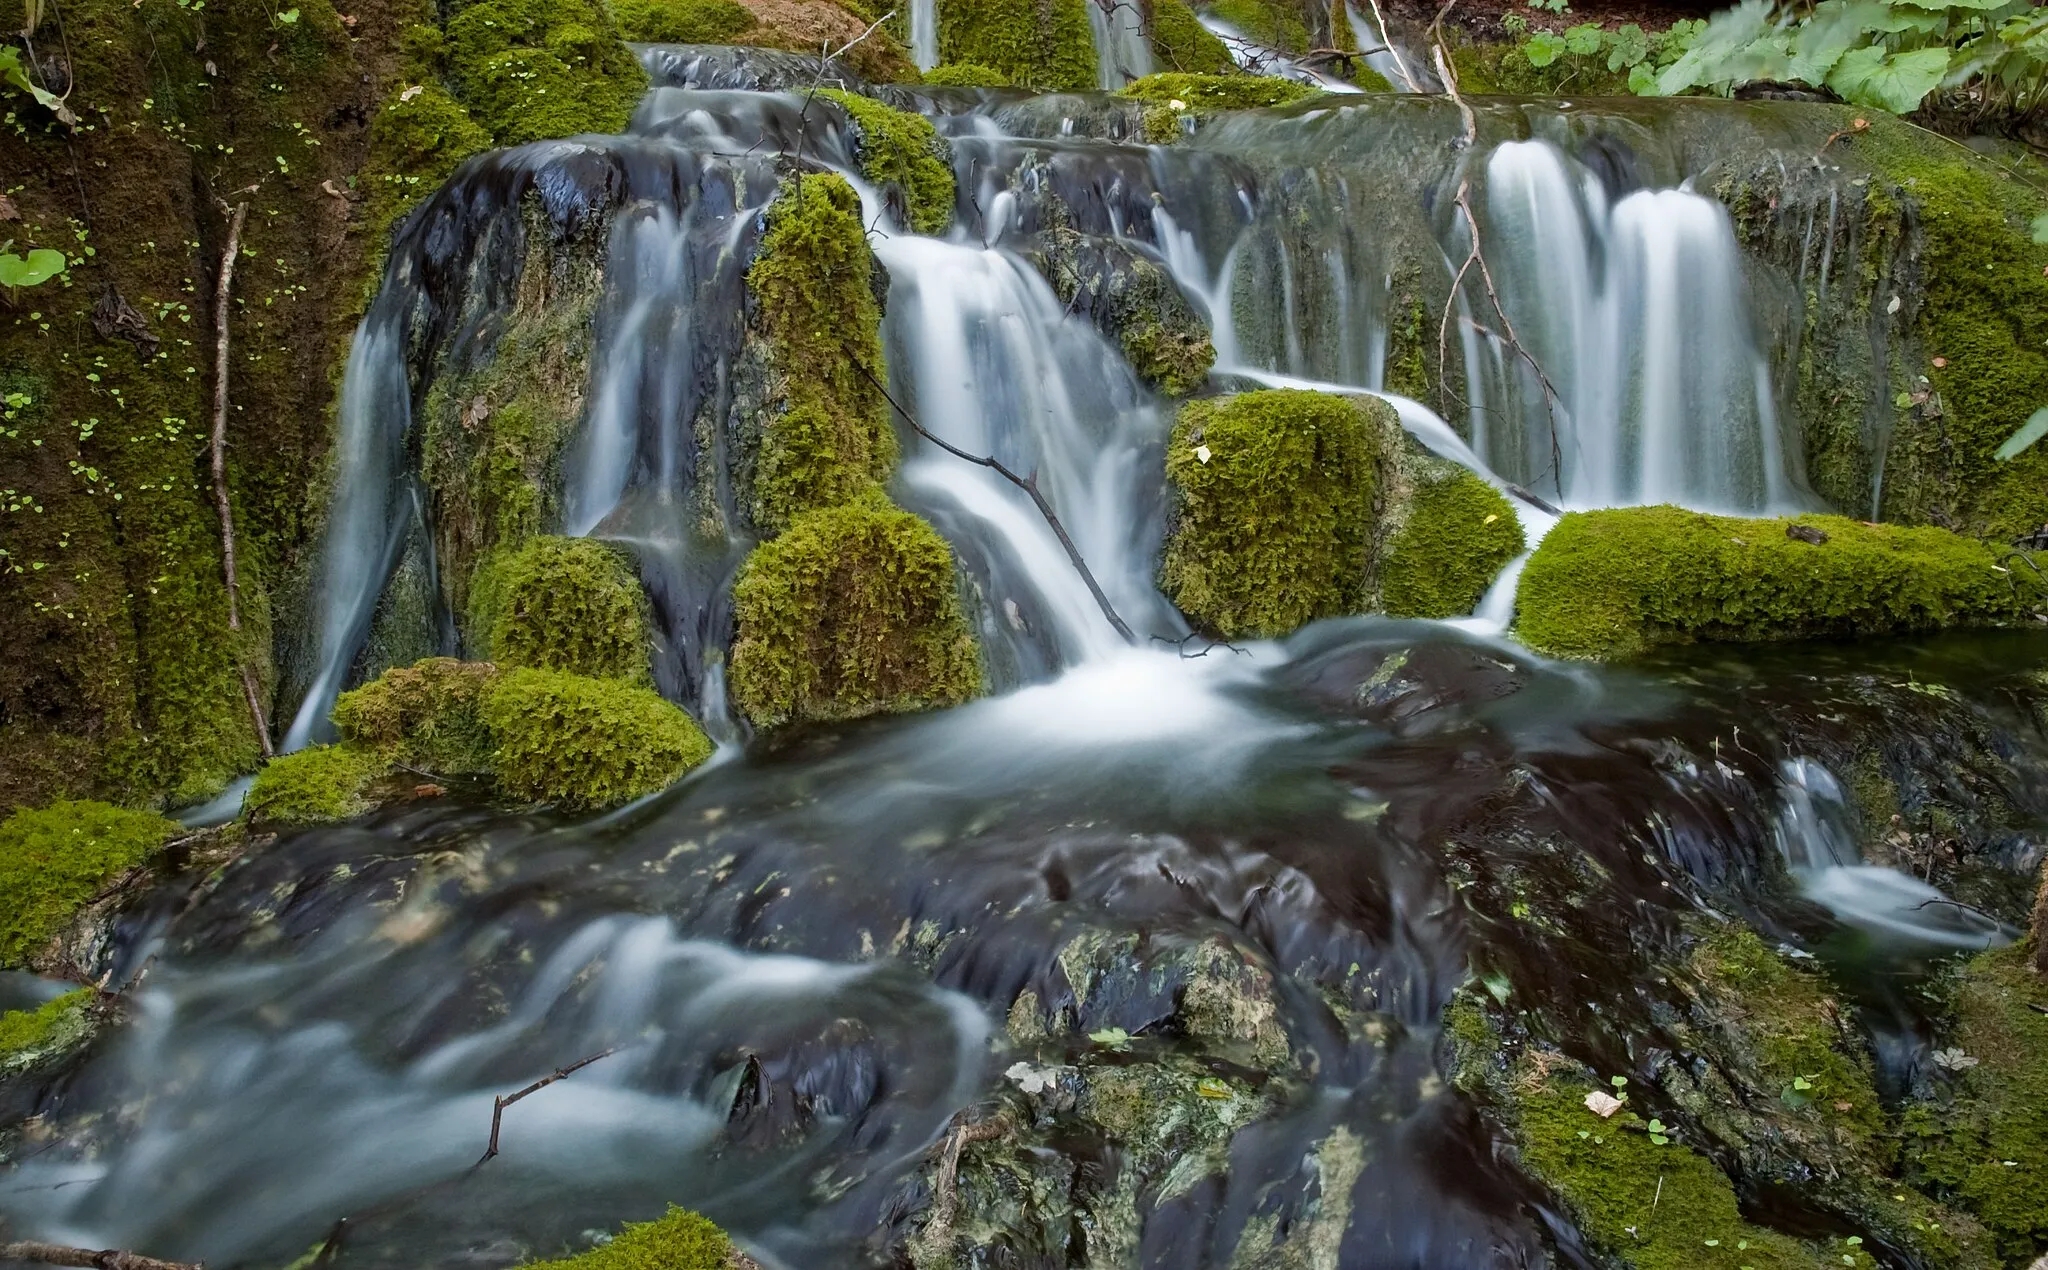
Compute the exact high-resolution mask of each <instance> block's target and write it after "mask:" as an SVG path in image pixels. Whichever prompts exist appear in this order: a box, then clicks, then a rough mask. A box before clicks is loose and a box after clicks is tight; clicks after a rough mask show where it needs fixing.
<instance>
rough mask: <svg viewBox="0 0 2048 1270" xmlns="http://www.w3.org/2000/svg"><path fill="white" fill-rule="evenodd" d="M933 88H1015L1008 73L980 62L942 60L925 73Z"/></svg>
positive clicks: (926, 79)
mask: <svg viewBox="0 0 2048 1270" xmlns="http://www.w3.org/2000/svg"><path fill="white" fill-rule="evenodd" d="M924 82H925V83H926V84H928V85H930V86H931V87H933V88H1013V87H1015V84H1014V83H1013V81H1012V80H1011V79H1010V77H1009V76H1008V75H1005V74H1003V73H1002V72H1001V71H999V70H997V69H996V68H995V67H993V66H983V65H982V64H981V63H979V62H941V63H939V64H938V65H937V66H934V67H932V68H931V69H930V70H928V71H926V72H925V73H924Z"/></svg>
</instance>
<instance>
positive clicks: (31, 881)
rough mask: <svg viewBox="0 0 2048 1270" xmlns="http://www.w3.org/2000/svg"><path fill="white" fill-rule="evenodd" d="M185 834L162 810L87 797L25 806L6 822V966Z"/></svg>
mask: <svg viewBox="0 0 2048 1270" xmlns="http://www.w3.org/2000/svg"><path fill="white" fill-rule="evenodd" d="M177 831H178V825H177V822H176V821H173V820H167V819H165V818H164V817H162V816H159V815H157V814H156V813H155V812H148V811H129V810H127V809H126V808H122V807H113V806H109V805H108V804H106V803H96V802H83V801H81V802H60V803H51V804H50V805H49V806H48V807H40V808H34V809H28V808H24V809H22V810H20V811H17V812H15V813H14V814H13V815H11V816H9V817H8V818H7V819H6V820H5V821H0V967H6V966H17V965H20V964H21V963H22V962H24V961H26V960H27V959H28V957H29V956H30V955H31V954H32V953H34V952H35V951H36V950H37V949H38V948H40V947H42V945H43V944H44V943H45V942H46V941H48V940H49V938H50V937H51V936H52V935H54V934H56V933H57V932H58V931H59V930H60V929H62V927H63V925H64V923H65V922H67V921H69V920H70V919H71V915H72V914H73V913H74V912H76V911H77V910H78V908H79V907H80V906H81V905H83V904H84V903H85V902H86V901H87V900H90V899H91V898H92V897H93V896H94V895H96V894H98V893H99V891H100V890H101V889H102V888H103V887H105V886H106V885H107V884H108V883H109V882H112V881H113V880H114V879H115V878H117V877H119V876H120V875H121V874H122V873H124V872H126V871H127V870H129V869H131V868H133V867H135V866H136V865H138V864H141V863H142V862H143V861H144V860H146V859H148V858H149V856H150V854H151V853H152V852H154V851H155V850H156V849H157V848H158V847H161V846H162V845H163V844H164V841H165V839H167V838H169V837H170V836H171V835H172V834H174V833H176V832H177Z"/></svg>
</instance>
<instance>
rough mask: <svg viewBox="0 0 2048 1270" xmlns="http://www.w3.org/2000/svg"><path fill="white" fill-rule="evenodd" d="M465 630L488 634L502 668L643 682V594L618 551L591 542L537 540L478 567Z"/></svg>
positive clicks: (647, 644)
mask: <svg viewBox="0 0 2048 1270" xmlns="http://www.w3.org/2000/svg"><path fill="white" fill-rule="evenodd" d="M470 614H471V618H472V633H474V632H475V631H477V630H488V631H489V639H490V642H489V646H488V655H489V656H490V658H491V659H492V660H493V661H496V662H498V663H499V664H500V665H502V666H506V667H514V666H534V667H538V668H540V669H542V670H567V671H572V672H574V673H576V674H579V675H590V676H593V677H595V678H598V679H623V680H626V681H627V682H629V683H639V684H645V683H647V682H649V681H650V679H651V677H652V676H651V672H650V668H649V666H648V656H649V654H650V652H651V651H652V649H653V647H654V638H653V636H652V634H650V632H649V630H648V615H647V597H646V595H645V594H644V593H643V592H642V591H641V589H640V579H639V577H638V575H636V574H635V573H634V571H633V567H632V564H631V562H630V561H629V560H628V559H627V557H626V555H625V553H624V552H623V551H621V550H620V549H618V548H617V547H612V546H608V545H607V544H605V543H601V542H598V541H596V540H594V539H590V538H556V537H541V538H535V539H532V540H531V541H529V542H528V543H527V544H526V545H525V546H523V547H521V548H520V549H519V550H518V551H516V552H513V553H512V554H510V555H509V556H501V557H494V558H493V559H492V560H490V561H489V562H487V563H486V565H485V567H484V568H483V569H481V570H479V572H478V574H477V579H476V584H475V586H474V587H473V589H472V591H471V594H470Z"/></svg>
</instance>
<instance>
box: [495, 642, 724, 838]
mask: <svg viewBox="0 0 2048 1270" xmlns="http://www.w3.org/2000/svg"><path fill="white" fill-rule="evenodd" d="M483 718H484V722H485V724H486V725H487V726H488V727H489V728H490V730H491V736H492V738H493V739H494V740H495V741H496V743H497V744H496V749H495V751H494V752H493V756H492V759H493V765H494V767H495V770H496V773H497V779H498V784H499V787H500V788H502V789H503V790H504V791H505V792H506V793H508V794H510V795H512V796H513V797H515V798H520V799H524V800H526V801H529V802H536V803H553V804H554V805H556V806H559V807H565V808H572V809H582V808H591V807H609V806H612V805H614V804H617V803H622V802H627V801H629V800H631V799H634V798H638V797H640V796H641V795H643V794H651V793H653V792H655V791H656V790H658V789H662V788H665V787H666V786H668V785H670V784H673V783H674V782H675V781H676V780H677V779H679V778H680V777H681V776H682V775H683V774H684V773H685V772H687V771H689V770H690V769H691V768H693V767H695V766H697V765H698V764H699V763H702V762H703V761H704V760H705V759H707V758H709V757H711V741H710V740H709V738H707V737H706V736H705V735H704V733H703V731H702V730H701V729H700V728H698V726H697V724H696V722H695V721H694V720H692V719H691V718H690V716H689V715H687V714H685V713H683V711H682V710H680V709H678V708H677V707H676V706H674V705H672V704H671V703H669V702H667V701H664V700H662V699H661V697H659V696H658V695H656V694H655V693H654V692H653V691H651V690H649V689H646V688H636V687H634V686H633V685H631V684H625V683H620V682H617V681H616V680H608V679H592V678H589V677H587V676H584V675H573V674H567V673H565V672H561V671H553V670H534V669H520V670H512V671H507V672H506V673H505V674H503V675H501V676H500V677H499V678H498V679H497V681H496V682H495V683H493V684H492V686H491V688H490V690H489V691H488V692H486V693H485V694H484V699H483Z"/></svg>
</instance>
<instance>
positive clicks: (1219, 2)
mask: <svg viewBox="0 0 2048 1270" xmlns="http://www.w3.org/2000/svg"><path fill="white" fill-rule="evenodd" d="M1204 7H1206V8H1207V9H1208V10H1209V11H1210V12H1211V13H1214V14H1215V15H1216V16H1217V17H1219V18H1222V19H1223V20H1224V21H1225V22H1228V23H1229V24H1230V25H1232V26H1234V27H1236V28H1237V29H1238V30H1239V31H1241V32H1243V33H1244V35H1245V36H1246V37H1248V38H1250V39H1253V40H1256V41H1258V42H1259V43H1260V44H1263V45H1265V46H1266V47H1267V48H1270V49H1278V50H1280V51H1281V52H1282V53H1306V52H1308V50H1309V47H1310V43H1309V35H1310V32H1309V28H1308V24H1307V23H1305V22H1303V21H1302V19H1301V14H1300V13H1298V12H1296V11H1295V10H1294V9H1293V8H1292V7H1290V6H1288V5H1285V4H1281V3H1278V2H1277V0H1210V3H1208V4H1207V5H1206V6H1204Z"/></svg>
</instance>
